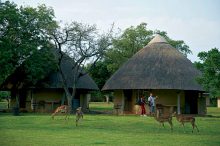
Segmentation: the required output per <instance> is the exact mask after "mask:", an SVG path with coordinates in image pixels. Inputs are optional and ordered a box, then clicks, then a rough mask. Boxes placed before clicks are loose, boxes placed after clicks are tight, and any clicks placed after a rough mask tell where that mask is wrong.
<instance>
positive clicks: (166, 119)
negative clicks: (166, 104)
mask: <svg viewBox="0 0 220 146" xmlns="http://www.w3.org/2000/svg"><path fill="white" fill-rule="evenodd" d="M154 118H155V120H156V121H158V122H159V123H160V124H162V126H163V127H164V123H165V122H168V123H169V125H170V129H171V131H173V122H172V116H171V115H169V116H160V113H159V110H157V111H156V115H154Z"/></svg>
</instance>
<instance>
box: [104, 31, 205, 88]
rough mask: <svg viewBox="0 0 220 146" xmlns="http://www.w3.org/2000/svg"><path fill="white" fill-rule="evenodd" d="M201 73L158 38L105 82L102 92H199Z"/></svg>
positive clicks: (162, 39)
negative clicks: (148, 90) (131, 90)
mask: <svg viewBox="0 0 220 146" xmlns="http://www.w3.org/2000/svg"><path fill="white" fill-rule="evenodd" d="M199 75H200V72H199V71H198V70H197V69H196V68H195V67H194V65H193V64H192V63H191V61H190V60H188V59H187V58H186V57H185V56H184V55H183V54H182V53H180V52H179V51H178V50H177V49H175V48H174V47H172V46H171V45H170V44H168V43H167V41H166V40H165V39H164V38H163V37H161V36H160V35H156V36H155V38H154V39H152V40H151V41H150V42H149V44H148V45H147V46H146V47H144V48H143V49H141V50H140V51H138V52H137V53H136V54H135V55H134V56H133V57H132V58H130V59H129V60H128V61H127V62H126V63H124V65H123V66H122V67H121V68H119V69H118V70H117V71H116V72H115V73H114V74H113V75H112V77H111V78H110V79H109V80H108V81H107V82H106V84H105V85H104V87H103V89H102V90H115V89H179V90H200V91H201V90H202V87H201V86H200V85H199V84H198V83H197V82H196V77H197V76H199Z"/></svg>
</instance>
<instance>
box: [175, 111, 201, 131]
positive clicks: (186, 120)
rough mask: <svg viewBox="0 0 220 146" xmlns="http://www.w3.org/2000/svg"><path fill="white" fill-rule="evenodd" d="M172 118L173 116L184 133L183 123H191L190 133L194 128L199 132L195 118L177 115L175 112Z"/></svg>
mask: <svg viewBox="0 0 220 146" xmlns="http://www.w3.org/2000/svg"><path fill="white" fill-rule="evenodd" d="M173 116H175V117H176V120H177V121H178V122H180V123H181V124H182V126H183V128H184V132H185V126H184V124H185V123H191V125H192V128H193V130H192V132H193V131H194V128H195V127H196V129H197V132H199V129H198V127H197V126H196V124H195V120H196V119H195V117H193V116H190V115H182V114H178V115H177V114H176V112H174V113H173Z"/></svg>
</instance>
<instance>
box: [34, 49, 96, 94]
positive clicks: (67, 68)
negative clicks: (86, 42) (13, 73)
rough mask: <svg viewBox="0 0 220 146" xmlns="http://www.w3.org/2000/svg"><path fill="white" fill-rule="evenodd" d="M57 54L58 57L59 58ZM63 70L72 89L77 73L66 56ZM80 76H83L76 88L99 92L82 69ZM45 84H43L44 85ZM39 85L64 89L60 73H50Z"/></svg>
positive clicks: (62, 65)
mask: <svg viewBox="0 0 220 146" xmlns="http://www.w3.org/2000/svg"><path fill="white" fill-rule="evenodd" d="M57 55H58V54H57V52H56V55H55V56H56V57H57ZM61 69H62V71H63V73H64V76H65V79H66V81H67V86H68V87H69V88H72V86H73V81H74V75H76V74H77V73H76V71H75V70H74V69H73V61H72V59H71V58H70V57H69V56H67V55H65V56H64V57H63V59H62V61H61ZM78 74H82V75H81V76H80V77H79V80H78V81H77V84H76V88H77V89H87V90H99V88H98V86H97V85H96V83H95V82H94V80H93V79H92V78H91V77H90V76H89V75H88V74H87V73H85V72H84V71H83V69H80V72H79V73H78ZM42 83H43V84H42ZM38 85H43V86H44V87H46V88H63V87H62V77H61V74H60V72H59V71H56V72H52V73H50V74H49V75H48V76H47V77H46V78H45V79H44V81H40V82H39V83H38Z"/></svg>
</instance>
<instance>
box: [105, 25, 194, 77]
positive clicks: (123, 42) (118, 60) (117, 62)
mask: <svg viewBox="0 0 220 146" xmlns="http://www.w3.org/2000/svg"><path fill="white" fill-rule="evenodd" d="M154 34H160V35H162V36H164V37H165V38H166V39H167V41H168V42H169V43H170V44H171V45H172V46H173V47H175V48H176V49H178V50H179V51H180V52H181V53H183V54H184V55H187V54H189V53H191V51H190V50H189V47H188V46H187V45H186V44H185V42H184V41H182V40H173V39H171V38H169V37H168V35H167V33H166V32H164V31H159V30H156V31H155V32H154V31H152V30H150V29H148V28H147V24H146V23H141V24H139V25H137V26H136V27H134V26H131V27H129V28H127V29H125V30H124V31H123V32H122V33H121V34H119V35H118V36H116V37H115V38H114V39H113V42H112V48H111V49H109V50H108V52H107V53H106V60H107V62H109V65H108V70H109V71H110V72H111V73H114V72H115V71H116V70H117V69H118V68H119V67H120V66H121V65H122V64H123V63H124V62H126V61H127V60H128V59H129V58H131V57H132V56H133V55H134V54H135V53H136V52H138V51H139V50H140V49H142V48H144V46H146V45H147V44H148V43H149V42H150V40H151V39H152V38H153V35H154Z"/></svg>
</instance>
